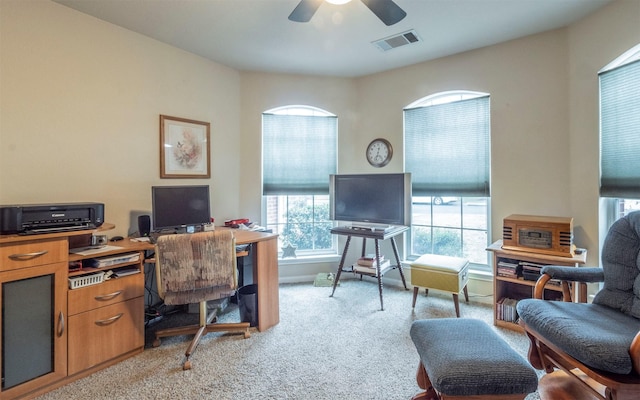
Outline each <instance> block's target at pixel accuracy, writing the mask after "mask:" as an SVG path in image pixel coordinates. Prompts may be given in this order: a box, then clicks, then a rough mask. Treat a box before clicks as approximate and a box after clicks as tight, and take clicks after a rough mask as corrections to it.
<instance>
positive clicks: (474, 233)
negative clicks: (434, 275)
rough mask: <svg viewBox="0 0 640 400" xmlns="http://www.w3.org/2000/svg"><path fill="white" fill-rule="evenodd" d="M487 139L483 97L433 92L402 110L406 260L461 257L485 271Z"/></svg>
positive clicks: (487, 120)
mask: <svg viewBox="0 0 640 400" xmlns="http://www.w3.org/2000/svg"><path fill="white" fill-rule="evenodd" d="M489 134H490V116H489V95H488V94H486V93H478V92H469V91H452V92H444V93H438V94H435V95H432V96H428V97H425V98H423V99H420V100H418V101H416V102H414V103H412V104H410V105H409V106H407V107H406V108H405V110H404V140H405V145H404V148H405V171H407V172H411V177H412V186H413V208H412V228H411V233H410V238H411V240H410V254H411V256H412V257H417V256H419V255H421V254H425V253H432V254H442V255H450V256H458V257H466V258H468V259H469V260H470V261H471V262H472V263H474V264H476V266H475V267H476V268H477V269H487V270H488V268H489V267H488V255H487V252H486V250H485V249H486V247H487V245H488V236H487V231H488V221H489V215H488V213H489V204H488V201H489V195H490V193H489V184H490V183H489V179H490V177H489V165H490V159H489V157H490V154H489V151H490V146H489Z"/></svg>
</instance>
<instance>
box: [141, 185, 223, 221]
mask: <svg viewBox="0 0 640 400" xmlns="http://www.w3.org/2000/svg"><path fill="white" fill-rule="evenodd" d="M151 199H152V205H153V208H152V212H151V214H152V219H153V230H154V231H156V232H157V231H162V230H167V229H179V228H186V230H187V232H189V231H193V228H194V227H197V226H202V225H205V224H208V223H209V222H210V220H211V211H210V201H209V186H205V185H200V186H196V185H191V186H187V185H185V186H153V187H151Z"/></svg>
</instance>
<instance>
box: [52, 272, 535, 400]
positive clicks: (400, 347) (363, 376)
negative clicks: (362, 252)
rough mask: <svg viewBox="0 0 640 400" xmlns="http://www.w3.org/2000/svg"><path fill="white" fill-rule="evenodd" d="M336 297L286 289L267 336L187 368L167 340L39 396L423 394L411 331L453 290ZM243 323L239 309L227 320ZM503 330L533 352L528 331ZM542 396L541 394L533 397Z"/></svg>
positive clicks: (441, 310)
mask: <svg viewBox="0 0 640 400" xmlns="http://www.w3.org/2000/svg"><path fill="white" fill-rule="evenodd" d="M330 293H331V288H329V287H314V286H313V285H312V284H311V283H306V284H284V285H281V287H280V324H278V325H277V326H275V327H273V328H271V329H269V330H267V331H265V332H258V331H257V330H255V329H252V335H251V337H250V338H249V339H243V337H242V335H231V334H217V333H211V334H209V335H207V336H206V337H204V338H203V339H202V341H201V343H200V345H199V347H198V349H197V350H196V352H195V354H194V355H193V356H192V357H191V360H192V363H193V369H192V370H190V371H183V370H182V368H181V365H182V364H181V362H182V358H183V354H184V350H185V349H186V346H187V344H188V341H189V340H190V338H189V337H186V336H181V337H174V338H166V339H164V340H163V342H162V345H161V346H160V347H157V348H148V349H146V350H145V351H144V352H143V353H142V354H140V355H138V356H135V357H132V358H130V359H128V360H125V361H123V362H121V363H119V364H117V365H114V366H112V367H110V368H107V369H105V370H102V371H100V372H97V373H95V374H93V375H91V376H89V377H87V378H84V379H81V380H78V381H76V382H73V383H71V384H69V385H66V386H64V387H62V388H59V389H57V390H54V391H52V392H49V393H47V394H45V395H43V396H41V397H40V398H41V399H43V400H45V399H48V400H52V399H92V400H101V399H105V400H106V399H169V398H171V399H216V400H223V399H229V400H231V399H253V398H261V399H332V400H333V399H385V400H389V399H403V400H407V399H410V398H411V397H412V396H413V395H415V394H416V393H417V392H419V388H418V386H417V384H416V381H415V371H416V367H417V365H418V355H417V353H416V350H415V347H414V346H413V343H412V342H411V339H410V337H409V328H410V326H411V323H412V322H413V321H415V320H418V319H424V318H447V317H455V311H454V307H453V301H452V299H451V296H450V295H444V294H438V293H430V294H429V296H428V297H424V296H423V295H422V296H420V297H419V298H418V302H417V304H416V308H415V309H412V308H411V298H412V292H411V291H408V290H407V291H405V290H404V289H399V288H395V287H385V288H384V304H385V310H384V311H380V310H379V309H380V301H379V296H378V287H377V284H376V283H375V281H374V280H366V279H365V280H364V281H359V280H355V279H352V280H344V281H342V282H341V285H340V286H339V287H338V288H337V290H336V294H335V296H334V297H329V295H330ZM421 293H422V291H421ZM471 300H472V301H471V303H469V304H465V303H461V305H460V307H461V314H462V317H463V318H475V319H480V320H483V321H485V322H486V323H487V324H490V325H492V311H491V308H490V307H489V306H487V305H481V304H479V303H474V302H473V298H472V299H471ZM175 318H184V317H181V316H176V317H175ZM238 319H239V314H238V311H237V307H236V306H235V305H231V306H230V307H229V308H228V309H227V312H226V313H225V314H224V315H223V316H222V317H221V320H223V321H225V320H227V321H233V320H238ZM170 322H171V321H170V319H169V318H167V319H165V320H164V321H161V322H160V323H157V324H156V325H153V326H152V329H156V328H157V327H160V326H162V325H166V324H169V323H170ZM494 329H495V330H496V331H497V332H498V333H499V334H500V335H501V336H502V337H503V338H504V339H505V340H506V341H507V342H508V343H509V344H510V345H511V346H512V347H513V348H515V349H516V350H517V351H518V352H519V353H520V354H522V355H523V357H526V352H527V348H528V347H527V341H526V339H525V337H524V335H523V334H521V333H517V332H512V331H509V330H505V329H499V328H494ZM469 335H473V332H469ZM148 336H149V337H150V335H148ZM442 340H447V338H442ZM534 399H538V396H537V394H535V393H534V394H531V395H529V396H528V397H527V400H534Z"/></svg>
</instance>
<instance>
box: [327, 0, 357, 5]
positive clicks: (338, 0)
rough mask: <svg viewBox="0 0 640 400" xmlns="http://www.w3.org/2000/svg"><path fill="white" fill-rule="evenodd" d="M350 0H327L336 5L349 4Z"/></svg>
mask: <svg viewBox="0 0 640 400" xmlns="http://www.w3.org/2000/svg"><path fill="white" fill-rule="evenodd" d="M350 1H351V0H326V2H327V3H331V4H336V5H341V4H347V3H348V2H350Z"/></svg>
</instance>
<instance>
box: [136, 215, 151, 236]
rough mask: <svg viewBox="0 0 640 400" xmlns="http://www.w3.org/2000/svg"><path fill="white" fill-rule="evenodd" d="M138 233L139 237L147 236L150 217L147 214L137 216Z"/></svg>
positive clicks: (149, 227) (149, 230) (149, 229)
mask: <svg viewBox="0 0 640 400" xmlns="http://www.w3.org/2000/svg"><path fill="white" fill-rule="evenodd" d="M138 233H140V236H141V237H147V236H149V233H151V218H150V217H149V216H148V215H140V216H139V217H138Z"/></svg>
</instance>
